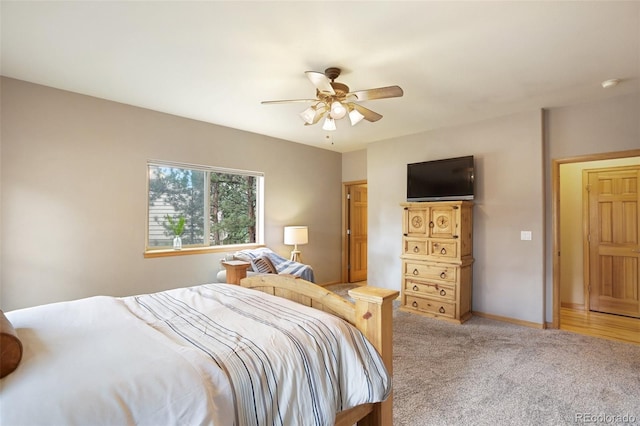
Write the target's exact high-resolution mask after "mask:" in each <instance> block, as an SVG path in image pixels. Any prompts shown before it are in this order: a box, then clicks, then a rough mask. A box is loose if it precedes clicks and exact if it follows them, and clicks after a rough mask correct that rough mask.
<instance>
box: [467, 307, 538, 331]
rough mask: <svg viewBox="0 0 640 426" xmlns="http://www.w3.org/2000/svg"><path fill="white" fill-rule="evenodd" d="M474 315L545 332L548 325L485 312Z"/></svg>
mask: <svg viewBox="0 0 640 426" xmlns="http://www.w3.org/2000/svg"><path fill="white" fill-rule="evenodd" d="M473 315H475V316H477V317H481V318H488V319H492V320H496V321H502V322H508V323H511V324H516V325H522V326H524V327H530V328H537V329H540V330H544V329H545V327H546V324H540V323H537V322H531V321H523V320H519V319H515V318H509V317H503V316H500V315H493V314H486V313H484V312H476V311H473Z"/></svg>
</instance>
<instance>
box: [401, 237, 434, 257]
mask: <svg viewBox="0 0 640 426" xmlns="http://www.w3.org/2000/svg"><path fill="white" fill-rule="evenodd" d="M428 243H429V242H428V241H427V240H425V239H424V238H422V239H419V238H403V245H404V247H403V248H402V254H404V255H408V256H422V257H425V256H426V255H427V254H428V252H427V244H428Z"/></svg>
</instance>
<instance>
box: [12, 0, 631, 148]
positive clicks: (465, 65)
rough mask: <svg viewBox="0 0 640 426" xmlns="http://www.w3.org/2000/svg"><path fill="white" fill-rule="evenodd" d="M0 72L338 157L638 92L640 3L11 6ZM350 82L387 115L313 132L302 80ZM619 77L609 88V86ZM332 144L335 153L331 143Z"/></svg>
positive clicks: (307, 87) (309, 91) (310, 90)
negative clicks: (369, 93) (378, 91)
mask: <svg viewBox="0 0 640 426" xmlns="http://www.w3.org/2000/svg"><path fill="white" fill-rule="evenodd" d="M0 14H1V18H2V21H1V25H2V27H1V31H2V33H1V36H2V51H1V55H2V56H1V71H2V75H5V76H8V77H13V78H17V79H21V80H26V81H30V82H34V83H39V84H44V85H47V86H52V87H56V88H60V89H65V90H70V91H73V92H78V93H83V94H87V95H91V96H96V97H100V98H105V99H109V100H113V101H117V102H122V103H126V104H130V105H135V106H140V107H144V108H150V109H153V110H157V111H162V112H166V113H170V114H175V115H179V116H183V117H189V118H193V119H196V120H202V121H206V122H210V123H215V124H219V125H222V126H228V127H232V128H236V129H242V130H246V131H249V132H254V133H260V134H264V135H269V136H273V137H276V138H281V139H286V140H290V141H294V142H299V143H303V144H308V145H312V146H317V147H322V148H325V149H330V150H334V151H338V152H348V151H352V150H355V149H361V148H363V147H364V146H365V145H366V144H367V143H370V142H373V141H377V140H383V139H388V138H392V137H396V136H399V135H407V134H414V133H419V132H423V131H426V130H430V129H434V128H439V127H445V126H451V125H458V124H462V123H466V122H471V121H477V120H482V119H486V118H490V117H496V116H501V115H506V114H510V113H513V112H519V111H530V110H535V109H539V108H545V107H557V106H564V105H572V104H577V103H581V102H586V101H590V100H595V99H598V98H603V97H609V96H617V95H620V94H623V93H630V92H638V93H640V75H639V73H640V2H637V1H630V2H629V1H627V2H618V1H596V2H583V1H562V2H560V1H558V2H552V1H539V2H520V1H510V2H501V1H499V2H485V1H471V2H458V1H455V2H453V1H450V2H447V1H439V2H436V1H422V2H420V1H413V2H397V1H393V2H380V1H350V2H346V1H343V2H310V1H298V2H272V1H258V2H246V1H227V2H220V1H215V2H214V1H210V2H185V1H175V2H173V1H127V2H112V1H69V2H64V1H45V2H35V1H17V2H10V1H4V0H3V1H2V3H1V9H0ZM329 66H337V67H340V68H342V69H343V73H342V75H341V76H340V77H339V78H338V79H337V81H340V82H342V83H344V84H347V85H348V86H349V87H350V88H351V89H352V90H361V89H370V88H375V87H382V86H389V85H396V84H397V85H399V86H401V87H402V88H403V89H404V96H403V97H401V98H394V99H379V100H372V101H366V102H363V103H362V105H363V106H366V107H367V108H370V109H372V110H374V111H376V112H378V113H380V114H382V115H383V116H384V118H382V120H380V121H378V122H376V123H369V122H364V121H363V122H361V123H360V124H358V125H357V126H355V127H351V126H350V124H349V121H348V119H345V120H341V121H339V122H338V123H337V125H338V129H337V131H335V132H326V131H323V130H322V128H321V123H320V124H317V125H315V126H304V125H303V122H302V120H301V119H300V117H299V116H298V113H299V112H301V111H302V110H303V109H304V108H305V107H306V105H305V104H300V103H294V104H285V105H262V104H261V103H260V101H262V100H274V99H296V98H311V97H313V96H314V95H315V89H314V87H313V86H312V85H311V83H310V82H309V80H308V79H307V78H306V76H305V74H304V71H307V70H313V71H324V69H325V68H327V67H329ZM610 78H620V79H622V82H621V84H619V85H618V86H616V87H614V88H612V89H607V90H605V89H603V88H602V87H601V86H600V83H601V82H602V81H603V80H606V79H610ZM331 142H332V143H333V144H332V143H331Z"/></svg>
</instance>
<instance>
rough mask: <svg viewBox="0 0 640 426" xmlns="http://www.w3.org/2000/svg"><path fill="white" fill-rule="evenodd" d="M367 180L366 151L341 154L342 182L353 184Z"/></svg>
mask: <svg viewBox="0 0 640 426" xmlns="http://www.w3.org/2000/svg"><path fill="white" fill-rule="evenodd" d="M366 179H367V150H366V149H361V150H358V151H352V152H345V153H344V154H342V181H343V182H355V181H359V180H366Z"/></svg>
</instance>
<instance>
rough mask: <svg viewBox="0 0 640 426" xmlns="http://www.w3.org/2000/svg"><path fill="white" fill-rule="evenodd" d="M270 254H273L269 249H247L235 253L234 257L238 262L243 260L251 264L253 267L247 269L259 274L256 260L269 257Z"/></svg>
mask: <svg viewBox="0 0 640 426" xmlns="http://www.w3.org/2000/svg"><path fill="white" fill-rule="evenodd" d="M270 253H273V252H272V251H271V249H269V248H267V247H259V248H255V249H246V250H240V251H237V252H235V253H233V257H234V258H236V259H237V260H243V261H245V262H249V263H250V264H251V267H250V268H249V269H247V270H248V271H254V272H258V269H257V268H256V264H255V261H256V259H257V258H259V257H264V256H268V255H269V254H270Z"/></svg>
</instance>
